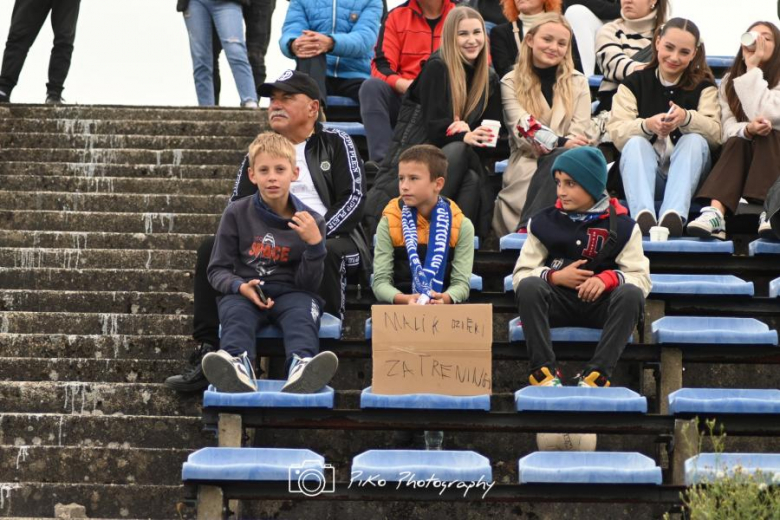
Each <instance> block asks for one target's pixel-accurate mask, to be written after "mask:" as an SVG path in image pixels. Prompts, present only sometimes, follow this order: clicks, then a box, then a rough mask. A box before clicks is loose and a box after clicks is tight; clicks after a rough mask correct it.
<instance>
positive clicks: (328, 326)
mask: <svg viewBox="0 0 780 520" xmlns="http://www.w3.org/2000/svg"><path fill="white" fill-rule="evenodd" d="M257 337H258V338H261V339H266V338H281V337H282V331H281V329H279V327H277V326H276V325H269V326H268V327H263V328H262V329H261V330H260V332H258V333H257ZM320 338H321V339H326V338H327V339H339V338H341V320H340V319H338V318H337V317H335V316H333V315H332V314H328V313H327V312H325V313H323V314H322V319H321V320H320Z"/></svg>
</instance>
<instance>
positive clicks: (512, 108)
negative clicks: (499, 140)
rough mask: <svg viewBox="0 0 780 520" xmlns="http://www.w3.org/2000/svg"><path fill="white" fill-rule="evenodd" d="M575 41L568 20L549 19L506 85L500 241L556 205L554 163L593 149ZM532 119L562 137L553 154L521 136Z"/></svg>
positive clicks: (497, 220)
mask: <svg viewBox="0 0 780 520" xmlns="http://www.w3.org/2000/svg"><path fill="white" fill-rule="evenodd" d="M571 40H572V31H571V27H570V26H569V24H568V22H566V19H565V18H564V17H563V16H561V15H560V14H558V13H546V14H545V15H543V16H542V17H540V18H539V19H538V20H537V22H536V24H535V25H534V26H533V27H531V28H530V30H528V31H527V32H526V36H525V38H524V39H523V46H522V49H521V50H520V55H519V57H518V61H517V64H516V65H515V68H514V69H513V70H512V71H511V72H510V73H508V74H507V75H506V76H504V78H503V79H502V80H501V98H502V100H503V105H504V123H505V124H506V126H507V127H508V128H509V129H510V134H511V137H510V139H509V146H510V149H511V152H512V153H511V155H510V156H509V164H508V166H507V169H506V171H505V172H504V179H503V189H502V190H501V192H500V193H499V194H498V199H497V200H496V207H495V212H494V215H493V229H494V230H495V231H496V233H497V234H498V235H499V236H501V235H505V234H507V233H510V232H514V231H517V230H518V229H519V228H523V227H525V226H526V224H527V221H528V219H529V217H531V216H533V213H535V212H536V211H539V210H541V209H543V208H545V207H548V206H551V205H553V204H554V203H555V197H556V195H555V183H554V181H553V177H552V172H551V171H550V168H551V167H552V163H553V160H554V159H555V157H556V156H557V155H558V154H559V153H561V152H562V151H563V150H566V149H571V148H576V147H578V146H586V145H588V144H590V140H591V138H592V135H593V130H592V129H591V119H590V90H589V88H588V80H587V79H586V78H585V76H583V75H582V74H581V73H579V72H577V71H576V70H574V64H573V61H572V50H571ZM529 116H533V118H534V119H536V120H537V121H538V122H540V123H541V124H543V125H545V126H547V127H549V128H550V129H551V130H552V131H553V132H554V133H555V134H556V135H558V136H559V137H558V141H557V143H555V146H554V147H553V149H552V150H550V149H547V148H542V147H541V146H538V145H532V144H531V143H529V142H528V141H527V140H526V139H525V138H523V137H522V136H521V135H520V134H519V133H518V131H517V126H518V124H522V123H523V122H524V121H526V120H527V119H528V118H529ZM532 179H533V181H532Z"/></svg>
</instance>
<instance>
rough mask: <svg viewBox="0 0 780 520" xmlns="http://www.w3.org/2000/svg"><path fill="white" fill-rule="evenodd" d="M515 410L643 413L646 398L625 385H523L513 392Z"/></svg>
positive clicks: (645, 410) (645, 408) (645, 406)
mask: <svg viewBox="0 0 780 520" xmlns="http://www.w3.org/2000/svg"><path fill="white" fill-rule="evenodd" d="M515 408H516V409H517V411H518V412H524V411H536V412H636V413H647V399H646V398H645V397H642V396H641V395H639V394H637V393H636V392H633V391H631V390H629V389H628V388H619V387H615V388H611V387H610V388H578V387H576V386H561V387H551V386H527V387H525V388H522V389H520V390H518V391H517V392H515Z"/></svg>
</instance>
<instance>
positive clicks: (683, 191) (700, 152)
mask: <svg viewBox="0 0 780 520" xmlns="http://www.w3.org/2000/svg"><path fill="white" fill-rule="evenodd" d="M709 171H710V147H709V145H708V144H707V140H706V139H704V138H703V137H702V136H700V135H699V134H686V135H684V136H682V137H681V138H680V139H679V140H678V141H677V144H676V145H675V146H674V150H673V151H672V156H671V163H670V165H669V172H668V174H666V175H664V173H663V172H662V171H661V170H660V164H659V160H658V155H657V154H656V153H655V150H654V149H653V145H652V144H650V141H648V140H647V139H645V138H644V137H632V138H631V139H630V140H629V141H628V143H626V145H625V146H624V147H623V152H622V155H621V156H620V176H621V177H622V178H623V189H624V190H625V192H626V199H627V200H628V209H629V211H630V212H631V216H632V217H634V218H636V216H637V215H638V214H639V212H640V211H642V210H648V211H650V212H651V213H652V214H653V215H654V216H655V217H656V220H658V218H659V217H660V216H662V215H663V214H664V213H666V212H667V211H674V212H676V213H677V214H678V215H680V217H682V219H683V221H685V220H687V219H688V211H689V210H690V207H691V200H693V195H694V193H695V192H696V187H697V186H698V185H699V181H700V179H701V178H702V177H703V176H706V174H707V173H709ZM657 192H660V193H663V198H662V199H661V200H662V203H661V209H660V211H659V213H658V215H656V212H655V200H656V193H657Z"/></svg>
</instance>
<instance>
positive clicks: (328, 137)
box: [230, 123, 372, 268]
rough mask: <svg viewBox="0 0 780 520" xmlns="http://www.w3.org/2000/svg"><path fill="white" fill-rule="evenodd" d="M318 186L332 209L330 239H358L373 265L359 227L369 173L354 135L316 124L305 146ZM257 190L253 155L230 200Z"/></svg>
mask: <svg viewBox="0 0 780 520" xmlns="http://www.w3.org/2000/svg"><path fill="white" fill-rule="evenodd" d="M304 153H305V155H306V165H307V166H308V167H309V172H310V173H311V178H312V181H313V182H314V188H315V189H316V190H317V194H318V195H319V196H320V199H322V203H323V204H324V205H325V207H326V208H328V212H327V213H326V214H325V215H324V218H325V234H326V239H327V238H333V237H336V236H349V237H350V238H352V240H353V241H354V242H355V245H356V246H357V248H358V251H359V252H360V257H361V259H362V260H363V262H362V265H363V266H364V267H366V268H368V267H369V266H370V265H371V263H372V262H371V251H370V249H369V248H368V243H367V242H366V239H365V236H364V235H363V230H362V229H361V227H360V226H359V224H360V221H361V219H362V218H363V206H364V205H365V202H366V197H365V186H366V174H365V171H364V170H363V160H362V159H361V158H360V154H359V153H358V151H357V148H356V147H355V144H354V143H353V142H352V138H351V137H349V135H347V134H346V133H345V132H342V131H341V130H333V129H326V128H324V127H323V126H322V125H321V124H320V123H316V124H315V127H314V134H312V136H311V137H309V139H308V140H307V141H306V147H305V149H304ZM256 192H257V186H255V185H254V184H252V182H251V181H250V180H249V157H248V156H247V157H244V161H243V162H242V163H241V167H240V168H239V170H238V175H237V176H236V182H235V185H234V186H233V194H232V195H231V197H230V201H231V202H233V201H234V200H238V199H240V198H243V197H246V196H248V195H253V194H254V193H256Z"/></svg>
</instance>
